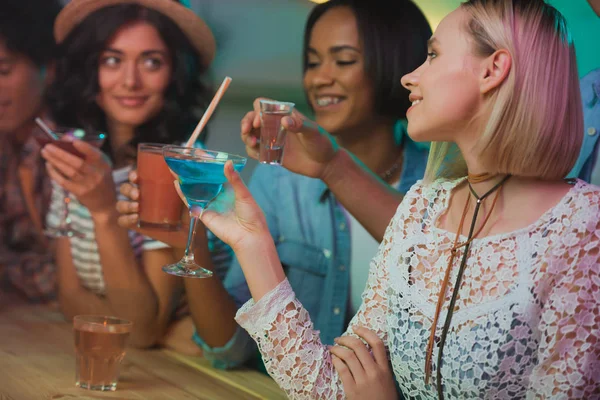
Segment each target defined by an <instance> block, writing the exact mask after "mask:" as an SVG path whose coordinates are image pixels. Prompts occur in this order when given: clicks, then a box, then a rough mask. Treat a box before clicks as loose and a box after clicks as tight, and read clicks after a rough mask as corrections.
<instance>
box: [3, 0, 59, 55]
mask: <svg viewBox="0 0 600 400" xmlns="http://www.w3.org/2000/svg"><path fill="white" fill-rule="evenodd" d="M61 9H62V5H61V2H60V1H59V0H2V5H0V40H3V41H4V43H5V45H6V48H7V49H8V50H10V51H12V52H15V53H18V54H21V55H24V56H26V57H27V58H29V59H30V60H31V61H33V63H34V64H35V65H36V66H38V67H43V66H44V65H46V64H48V63H49V62H51V61H52V60H54V57H55V56H56V42H55V40H54V35H53V33H52V27H53V26H54V19H55V18H56V16H57V15H58V13H59V12H60V10H61Z"/></svg>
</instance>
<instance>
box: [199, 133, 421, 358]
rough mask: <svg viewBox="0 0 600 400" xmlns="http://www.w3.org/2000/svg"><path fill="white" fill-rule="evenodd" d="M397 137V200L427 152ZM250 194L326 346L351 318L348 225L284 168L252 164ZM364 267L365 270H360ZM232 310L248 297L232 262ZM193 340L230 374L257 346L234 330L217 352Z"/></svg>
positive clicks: (321, 191) (319, 193) (324, 196)
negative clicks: (400, 158) (400, 146)
mask: <svg viewBox="0 0 600 400" xmlns="http://www.w3.org/2000/svg"><path fill="white" fill-rule="evenodd" d="M398 131H400V133H401V134H397V135H396V138H397V139H399V140H401V141H403V142H404V158H403V160H404V161H403V166H402V167H403V169H402V176H401V180H400V183H399V185H398V186H397V187H396V189H397V190H399V191H400V192H402V193H406V192H407V191H408V189H409V188H410V187H411V186H412V185H413V184H414V183H415V182H416V181H417V180H418V179H421V178H422V177H423V174H424V172H425V166H426V163H427V155H428V146H427V145H423V144H417V143H415V142H413V141H412V140H410V138H408V136H407V135H406V131H405V130H404V127H403V126H402V125H400V124H398V125H397V133H398ZM249 189H250V192H251V193H252V195H253V196H254V198H255V199H256V202H257V203H258V205H259V206H260V207H261V209H262V210H263V212H264V213H265V216H266V220H267V224H268V226H269V230H270V232H271V236H272V237H273V239H274V241H275V245H276V248H277V252H278V254H279V258H280V260H281V263H282V265H283V268H284V271H285V274H286V276H287V278H288V280H289V282H290V284H291V285H292V287H293V289H294V291H295V293H296V295H297V297H298V299H299V300H300V301H301V302H302V304H303V305H304V307H305V308H306V309H307V310H308V311H309V313H310V315H311V318H312V320H313V322H314V324H315V328H316V329H318V330H319V331H320V334H321V340H322V341H323V343H326V344H333V339H334V338H335V337H338V336H340V335H341V334H342V333H343V332H344V331H345V329H346V326H347V322H348V321H349V319H350V318H351V317H352V315H348V303H349V302H348V296H349V287H350V285H349V280H350V274H349V265H350V257H351V252H350V243H351V241H350V231H349V224H350V222H349V221H348V220H347V218H346V214H345V212H344V210H343V209H342V207H341V206H340V205H339V203H338V202H337V201H336V199H335V198H334V197H333V196H332V195H331V194H330V192H329V191H328V190H327V186H326V185H325V184H324V183H323V182H322V181H321V180H319V179H313V178H308V177H306V176H302V175H298V174H295V173H292V172H289V171H288V170H286V169H285V168H281V167H273V166H268V165H258V166H257V167H256V169H255V170H254V172H253V175H252V178H251V180H250V184H249ZM366 267H367V266H365V268H366ZM224 285H225V288H226V289H227V291H228V292H229V294H230V295H231V296H232V297H233V298H234V300H235V302H236V304H237V306H238V308H239V307H241V306H242V305H243V304H244V303H245V302H246V301H248V300H249V299H250V298H251V295H250V290H249V289H248V285H247V284H246V279H245V278H244V274H243V272H242V269H241V267H240V265H239V262H238V261H237V259H235V260H234V262H233V264H232V265H231V267H230V269H229V271H228V274H227V277H226V278H225V281H224ZM194 340H195V341H196V343H197V344H198V345H199V346H201V347H202V348H203V350H204V357H205V358H207V359H208V360H210V361H211V362H212V364H213V366H215V367H216V368H232V367H235V366H238V365H240V364H242V363H244V362H246V361H248V360H249V359H250V358H251V357H253V356H254V355H255V354H256V352H257V350H256V344H255V343H254V341H253V340H252V339H251V338H250V336H249V335H248V334H247V333H246V332H245V331H244V330H243V329H242V328H240V327H238V329H237V332H236V333H235V335H234V336H233V338H232V339H231V340H230V341H229V342H228V343H227V344H226V345H225V346H223V347H221V348H211V347H209V346H208V345H206V343H204V341H203V340H202V338H200V337H199V336H198V335H197V334H195V335H194Z"/></svg>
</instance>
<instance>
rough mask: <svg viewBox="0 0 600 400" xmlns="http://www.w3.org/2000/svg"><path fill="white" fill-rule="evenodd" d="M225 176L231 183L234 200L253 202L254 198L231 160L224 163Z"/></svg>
mask: <svg viewBox="0 0 600 400" xmlns="http://www.w3.org/2000/svg"><path fill="white" fill-rule="evenodd" d="M225 177H226V178H227V181H228V182H229V183H230V184H231V188H232V189H233V192H234V193H235V200H236V202H248V201H250V202H253V201H254V199H253V198H252V195H251V194H250V191H249V190H248V187H247V186H246V184H245V183H244V181H243V180H242V177H241V176H240V174H238V172H237V171H236V170H235V168H234V167H233V163H232V162H231V161H227V162H226V163H225Z"/></svg>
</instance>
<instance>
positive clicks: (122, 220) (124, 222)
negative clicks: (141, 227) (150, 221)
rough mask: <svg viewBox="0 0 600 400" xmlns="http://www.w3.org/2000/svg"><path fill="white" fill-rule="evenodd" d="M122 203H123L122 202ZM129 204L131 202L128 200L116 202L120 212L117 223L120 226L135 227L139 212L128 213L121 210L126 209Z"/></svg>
mask: <svg viewBox="0 0 600 400" xmlns="http://www.w3.org/2000/svg"><path fill="white" fill-rule="evenodd" d="M123 203H125V204H123ZM130 204H131V202H128V201H118V202H117V211H118V212H119V213H120V214H121V215H119V217H118V218H117V223H118V224H119V226H120V227H122V228H128V229H132V228H137V225H138V219H139V214H138V213H137V212H132V213H129V212H127V211H123V210H128V206H129V205H130Z"/></svg>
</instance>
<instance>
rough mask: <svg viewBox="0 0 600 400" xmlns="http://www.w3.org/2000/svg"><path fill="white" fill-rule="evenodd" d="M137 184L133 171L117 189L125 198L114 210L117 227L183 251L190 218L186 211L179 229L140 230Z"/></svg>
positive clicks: (135, 172) (136, 176)
mask: <svg viewBox="0 0 600 400" xmlns="http://www.w3.org/2000/svg"><path fill="white" fill-rule="evenodd" d="M173 181H175V178H173ZM137 184H138V174H137V171H135V170H134V171H131V172H130V173H129V182H127V183H124V184H122V185H121V186H120V187H119V192H120V193H121V194H122V195H123V196H125V197H126V198H127V200H119V201H117V205H116V208H117V212H118V213H119V217H118V220H117V222H118V223H119V226H121V227H122V228H126V229H131V230H134V231H136V232H139V233H141V234H142V235H145V236H148V237H151V238H152V239H155V240H158V241H161V242H163V243H166V244H168V245H169V246H171V247H174V248H177V249H184V248H185V245H186V243H187V236H188V228H189V225H190V218H189V213H188V212H187V210H184V212H183V213H182V217H181V228H180V229H177V230H174V231H168V230H164V229H158V228H156V229H152V228H140V227H139V226H138V221H139V214H138V211H139V200H140V191H139V189H138V187H137ZM184 204H185V201H184Z"/></svg>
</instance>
